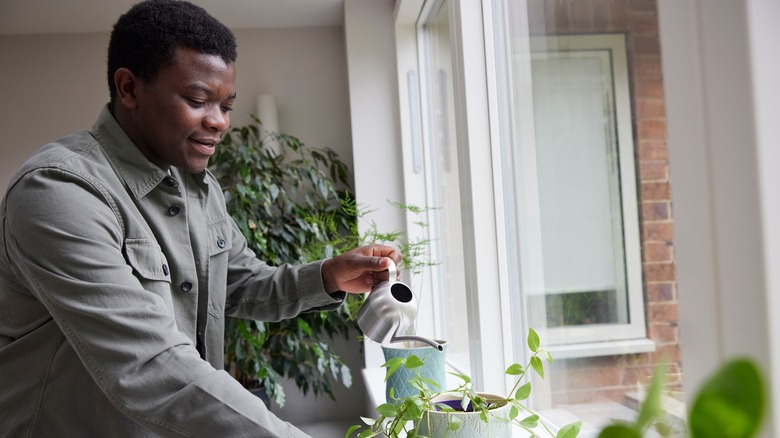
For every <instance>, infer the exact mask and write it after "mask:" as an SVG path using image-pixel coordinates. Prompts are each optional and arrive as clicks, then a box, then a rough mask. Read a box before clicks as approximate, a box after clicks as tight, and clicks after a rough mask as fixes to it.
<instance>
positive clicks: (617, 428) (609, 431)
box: [561, 424, 717, 438]
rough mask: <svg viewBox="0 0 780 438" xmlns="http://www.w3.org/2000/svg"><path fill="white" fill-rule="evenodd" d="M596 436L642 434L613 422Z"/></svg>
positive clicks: (630, 437) (635, 437)
mask: <svg viewBox="0 0 780 438" xmlns="http://www.w3.org/2000/svg"><path fill="white" fill-rule="evenodd" d="M561 430H562V429H561ZM714 436H717V435H714ZM598 438H642V434H641V433H639V432H637V431H636V430H634V429H632V428H631V427H629V426H628V425H624V424H613V425H611V426H607V427H605V428H604V429H603V430H602V431H601V433H599V436H598Z"/></svg>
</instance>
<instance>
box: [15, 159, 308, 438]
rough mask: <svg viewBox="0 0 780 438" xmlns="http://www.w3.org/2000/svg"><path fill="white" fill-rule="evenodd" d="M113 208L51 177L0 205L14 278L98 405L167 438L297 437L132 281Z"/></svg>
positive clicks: (86, 183)
mask: <svg viewBox="0 0 780 438" xmlns="http://www.w3.org/2000/svg"><path fill="white" fill-rule="evenodd" d="M113 205H114V204H113V201H112V198H111V195H110V194H109V192H108V191H107V190H106V189H104V188H102V187H101V185H100V184H99V183H97V182H95V181H92V180H90V179H89V177H84V176H79V175H76V174H73V173H71V172H69V171H67V170H63V169H52V168H49V169H40V170H36V171H34V172H32V173H29V174H27V175H26V176H24V177H23V178H22V179H21V180H20V181H19V182H18V183H17V184H16V185H15V186H14V188H13V189H11V191H10V192H9V193H8V195H7V197H6V207H7V210H6V211H7V216H6V223H5V233H6V234H5V236H6V248H5V251H6V252H7V256H8V258H9V260H11V263H12V269H13V271H14V273H15V275H16V277H17V279H18V280H19V282H20V283H21V284H23V285H25V287H26V288H28V289H29V291H30V293H31V294H32V295H34V296H35V297H36V298H37V299H39V300H40V301H41V303H43V305H44V306H45V307H46V309H47V310H48V312H49V313H50V314H51V317H52V318H53V319H54V321H55V322H56V323H57V325H58V326H59V328H60V329H61V330H62V332H63V333H64V334H65V336H66V337H67V340H68V342H69V343H70V344H71V345H72V347H73V349H74V350H75V351H76V353H77V355H78V357H79V358H80V360H81V363H82V364H83V366H84V367H85V368H86V369H87V371H88V372H89V374H90V375H91V377H92V379H93V380H94V381H95V383H96V384H97V385H98V386H99V387H100V389H101V390H102V392H103V393H104V394H105V395H106V397H107V398H108V399H109V400H110V401H111V402H112V403H113V404H114V406H116V407H117V408H118V409H119V410H120V411H121V412H123V413H124V414H125V415H127V416H128V417H130V418H132V419H133V420H135V421H136V422H138V423H140V424H141V425H143V426H144V427H145V428H147V429H149V430H151V431H153V432H155V433H158V434H161V435H165V436H172V435H180V436H231V437H233V436H236V437H239V436H284V437H305V436H306V435H305V434H303V433H302V432H300V431H299V430H298V429H295V428H294V427H293V426H291V425H290V424H288V423H285V422H283V421H281V420H280V419H278V418H277V417H276V416H274V415H273V414H271V413H269V412H268V410H267V409H266V408H265V406H264V405H263V403H262V402H261V401H260V400H259V399H258V398H257V397H255V396H254V395H252V394H250V393H249V392H247V391H246V390H244V389H243V388H242V387H241V386H240V385H239V384H238V382H236V381H235V380H234V379H232V378H231V377H230V376H229V375H228V374H227V373H226V372H225V371H223V370H216V369H214V368H213V367H212V366H211V365H209V364H208V363H207V362H206V361H204V360H202V359H201V358H200V357H199V355H198V353H197V351H196V349H195V347H194V345H193V344H192V342H191V341H190V339H189V338H188V337H187V336H185V335H184V334H183V333H181V332H180V331H179V330H178V329H177V327H176V323H175V319H174V316H173V315H172V313H171V310H170V309H168V307H167V306H166V304H165V302H164V301H163V299H162V298H161V297H160V296H158V295H156V294H154V293H152V292H149V291H146V290H144V289H143V287H142V286H141V284H140V283H139V281H138V280H137V279H136V277H135V276H134V275H133V272H132V268H131V267H130V266H129V265H128V264H127V262H126V260H125V258H124V256H123V253H122V246H123V233H122V220H121V217H120V215H119V214H118V212H117V211H116V210H115V208H112V206H113ZM304 271H305V270H304ZM299 275H302V276H307V275H308V274H306V273H301V274H299ZM320 281H321V280H320Z"/></svg>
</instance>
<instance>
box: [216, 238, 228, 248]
mask: <svg viewBox="0 0 780 438" xmlns="http://www.w3.org/2000/svg"><path fill="white" fill-rule="evenodd" d="M226 244H227V242H225V239H223V238H221V237H220V238H219V239H217V246H218V247H220V248H224V247H225V245H226Z"/></svg>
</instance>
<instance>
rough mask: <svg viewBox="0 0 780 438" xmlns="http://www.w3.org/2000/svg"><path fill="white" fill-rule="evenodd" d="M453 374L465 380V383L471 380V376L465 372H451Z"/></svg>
mask: <svg viewBox="0 0 780 438" xmlns="http://www.w3.org/2000/svg"><path fill="white" fill-rule="evenodd" d="M450 374H451V375H453V376H455V377H457V378H459V379H460V380H463V383H469V382H471V378H469V376H467V375H465V374H458V373H450Z"/></svg>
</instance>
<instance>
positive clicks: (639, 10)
mask: <svg viewBox="0 0 780 438" xmlns="http://www.w3.org/2000/svg"><path fill="white" fill-rule="evenodd" d="M528 13H529V22H530V23H529V24H530V29H531V33H532V34H537V35H539V34H547V35H554V34H566V35H570V34H593V33H614V32H622V33H625V34H626V38H627V41H626V42H627V47H628V60H629V75H630V81H631V100H632V111H633V114H632V115H633V117H632V122H633V131H634V132H633V134H634V144H635V147H636V160H637V161H636V164H637V169H638V172H639V181H638V182H637V187H638V189H639V191H638V193H639V201H640V203H641V204H640V205H641V211H640V221H641V224H640V226H641V230H642V267H643V272H644V296H645V309H646V316H647V332H648V336H649V337H650V338H651V339H653V340H654V341H655V342H656V344H657V351H656V352H654V353H649V354H631V355H623V356H606V357H597V358H584V359H569V360H557V361H556V363H555V365H554V366H553V367H552V369H551V370H550V372H549V375H550V377H549V380H550V384H551V387H552V390H553V396H554V398H555V399H556V401H558V402H563V403H572V402H581V401H586V400H592V399H594V398H598V397H607V398H610V399H613V400H616V401H619V402H623V401H624V396H625V393H626V392H632V391H635V390H636V387H637V383H646V382H647V380H648V379H649V377H650V376H651V374H652V371H653V369H654V367H655V366H656V364H657V363H658V362H659V360H660V358H661V357H666V358H667V360H668V361H670V373H669V377H668V378H669V381H670V387H671V389H679V387H680V381H681V364H680V353H679V337H678V328H677V287H676V284H675V268H674V252H673V242H672V229H673V222H672V204H671V189H670V178H669V154H668V148H667V143H666V114H665V106H664V84H663V76H662V72H661V50H660V41H659V39H658V14H657V7H656V2H655V0H529V1H528Z"/></svg>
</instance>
